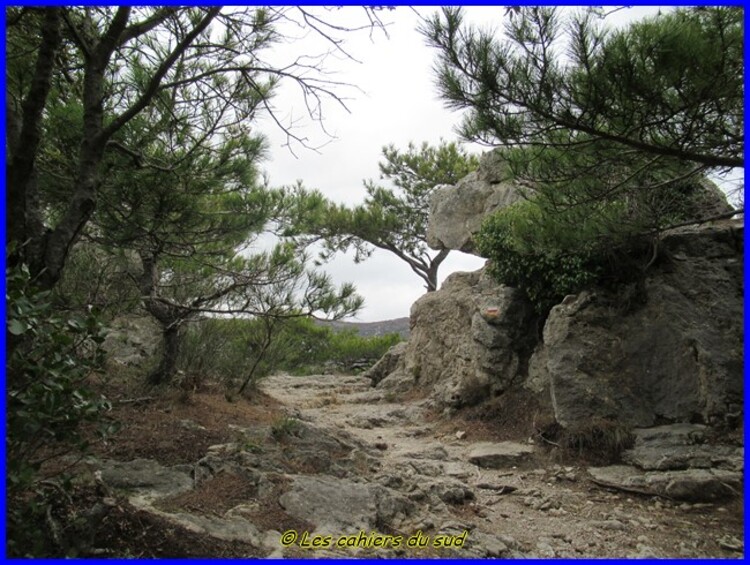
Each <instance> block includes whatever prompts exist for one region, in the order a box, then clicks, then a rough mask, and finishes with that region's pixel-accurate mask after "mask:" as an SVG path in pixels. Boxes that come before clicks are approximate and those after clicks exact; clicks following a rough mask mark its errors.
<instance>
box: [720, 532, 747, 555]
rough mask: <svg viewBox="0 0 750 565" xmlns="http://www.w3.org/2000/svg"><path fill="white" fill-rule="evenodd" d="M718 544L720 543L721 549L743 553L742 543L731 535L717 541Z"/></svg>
mask: <svg viewBox="0 0 750 565" xmlns="http://www.w3.org/2000/svg"><path fill="white" fill-rule="evenodd" d="M716 543H718V544H719V547H721V548H722V549H728V550H729V551H738V552H742V550H743V549H744V545H743V544H742V541H740V540H738V539H737V538H736V537H734V536H730V535H729V534H727V535H725V536H722V537H721V538H719V539H718V540H716Z"/></svg>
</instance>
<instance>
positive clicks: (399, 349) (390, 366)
mask: <svg viewBox="0 0 750 565" xmlns="http://www.w3.org/2000/svg"><path fill="white" fill-rule="evenodd" d="M405 352H406V342H405V341H402V342H401V343H397V344H396V345H394V346H393V347H391V348H390V349H389V350H388V351H386V352H385V355H383V356H382V357H381V358H380V360H379V361H378V362H377V363H375V364H374V365H373V366H372V367H370V368H369V369H368V370H367V371H365V372H364V373H362V376H363V377H367V378H368V379H370V380H371V381H372V385H373V386H375V385H377V384H378V383H379V382H380V381H382V380H383V379H384V378H385V377H387V376H388V375H390V374H391V373H392V372H393V371H394V370H395V369H396V367H398V364H399V363H400V362H401V358H402V357H403V355H404V353H405Z"/></svg>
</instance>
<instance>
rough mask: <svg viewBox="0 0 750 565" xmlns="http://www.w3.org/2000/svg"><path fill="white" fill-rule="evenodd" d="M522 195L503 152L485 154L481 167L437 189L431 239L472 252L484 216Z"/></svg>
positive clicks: (430, 242)
mask: <svg viewBox="0 0 750 565" xmlns="http://www.w3.org/2000/svg"><path fill="white" fill-rule="evenodd" d="M521 198H522V192H521V190H520V189H519V187H518V185H516V184H515V183H513V182H511V180H510V173H509V171H508V169H507V167H506V165H505V163H504V161H503V160H502V158H501V157H500V154H499V152H497V151H490V152H487V153H485V154H484V155H482V157H481V159H480V161H479V168H478V169H477V171H475V172H473V173H470V174H469V175H467V176H465V177H464V178H463V179H461V180H460V181H459V182H458V183H457V184H456V185H444V186H442V187H440V188H438V189H436V190H435V192H434V193H433V196H432V198H431V200H430V221H429V224H428V226H427V243H428V245H429V246H430V247H432V248H433V249H455V250H459V251H464V252H466V253H472V252H473V251H474V242H473V239H472V238H473V236H474V234H476V233H477V232H478V231H479V228H480V227H481V225H482V220H484V218H485V217H486V216H487V215H489V214H491V213H493V212H495V211H496V210H499V209H501V208H504V207H506V206H510V205H511V204H513V203H515V202H517V201H518V200H520V199H521Z"/></svg>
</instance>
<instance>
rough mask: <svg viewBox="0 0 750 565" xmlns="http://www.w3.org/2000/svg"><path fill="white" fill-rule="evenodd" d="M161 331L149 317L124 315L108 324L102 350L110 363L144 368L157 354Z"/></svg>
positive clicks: (144, 315)
mask: <svg viewBox="0 0 750 565" xmlns="http://www.w3.org/2000/svg"><path fill="white" fill-rule="evenodd" d="M161 339H162V338H161V330H160V329H159V326H158V324H157V323H156V322H155V321H154V319H153V318H152V317H151V316H148V315H146V314H143V315H126V316H121V317H119V318H116V319H115V320H113V321H112V323H111V324H110V327H109V329H108V332H107V337H106V339H105V340H104V344H103V345H102V348H103V349H104V352H105V354H106V356H107V359H108V360H109V361H111V362H115V363H118V364H120V365H127V366H134V367H144V366H146V365H147V364H148V363H150V362H151V361H152V359H153V358H154V356H155V355H156V354H157V353H158V351H159V347H160V344H161Z"/></svg>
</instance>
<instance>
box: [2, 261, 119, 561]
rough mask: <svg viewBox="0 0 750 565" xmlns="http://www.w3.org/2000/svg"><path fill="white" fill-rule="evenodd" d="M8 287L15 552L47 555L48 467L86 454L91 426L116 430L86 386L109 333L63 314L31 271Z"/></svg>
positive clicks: (10, 277)
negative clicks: (84, 430) (86, 429)
mask: <svg viewBox="0 0 750 565" xmlns="http://www.w3.org/2000/svg"><path fill="white" fill-rule="evenodd" d="M6 281H7V294H6V307H7V319H6V323H7V334H6V335H7V336H8V339H9V345H12V346H13V347H12V348H11V349H10V355H9V357H8V359H7V396H6V399H7V438H6V447H7V459H6V462H7V470H6V472H7V480H8V482H7V489H8V491H7V493H8V516H7V520H8V521H7V523H8V532H9V535H8V539H9V540H10V541H9V546H8V550H9V553H11V554H14V555H25V554H32V555H40V554H43V552H44V551H45V547H46V544H45V543H43V541H44V540H45V539H47V537H48V536H47V532H46V531H45V529H46V526H45V525H44V521H43V517H44V514H45V512H46V511H47V508H48V507H49V505H50V504H51V498H50V497H51V496H53V495H54V494H55V491H54V490H53V491H50V489H49V483H48V484H43V483H42V482H41V479H42V478H44V477H42V476H41V475H40V469H41V466H42V463H43V462H45V461H49V460H52V459H56V458H59V457H62V456H64V455H69V454H74V453H80V452H83V451H85V449H86V448H87V446H88V443H87V441H86V440H85V439H84V437H83V435H82V426H83V425H84V424H93V425H96V426H97V429H98V432H99V433H100V435H106V434H107V433H108V432H111V431H112V430H113V428H114V424H113V422H112V421H110V420H109V419H107V418H106V417H105V416H106V412H107V411H108V410H109V408H110V405H109V403H108V402H107V401H106V399H104V398H103V397H100V396H97V395H95V394H94V393H92V392H91V391H90V390H89V389H88V387H87V385H86V379H87V377H88V376H89V374H90V373H91V372H92V371H95V370H97V369H98V368H99V367H100V365H101V362H102V356H101V350H100V349H99V346H100V345H101V343H102V342H103V340H104V336H105V331H104V328H103V327H102V325H101V323H100V322H99V320H98V318H97V316H96V315H95V314H93V313H92V314H89V315H87V316H85V317H76V316H65V315H61V314H59V313H58V311H57V310H56V308H55V307H54V305H53V303H52V296H51V293H50V292H49V291H39V290H37V289H36V288H35V287H34V285H33V284H32V282H31V279H30V276H29V272H28V269H26V268H25V267H20V268H16V269H12V270H11V269H9V270H8V271H7V272H6ZM47 478H49V477H47ZM66 485H67V483H62V484H61V485H58V487H57V488H59V489H63V490H64V489H65V488H66Z"/></svg>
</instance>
